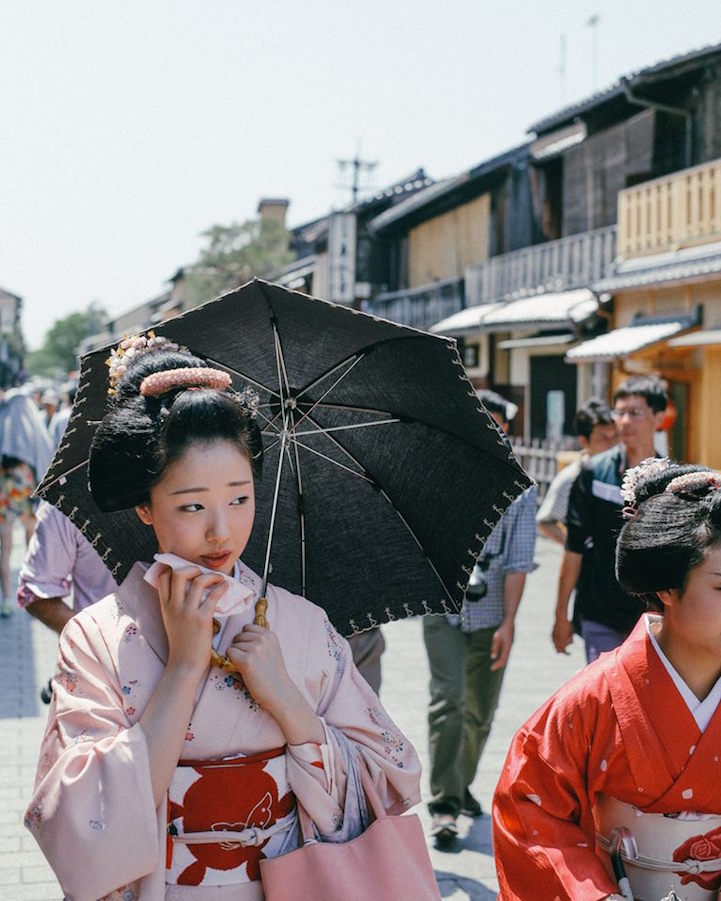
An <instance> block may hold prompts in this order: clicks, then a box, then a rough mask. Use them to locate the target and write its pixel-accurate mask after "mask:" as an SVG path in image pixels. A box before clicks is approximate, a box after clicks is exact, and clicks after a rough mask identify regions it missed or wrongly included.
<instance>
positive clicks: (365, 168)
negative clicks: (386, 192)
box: [336, 151, 378, 204]
mask: <svg viewBox="0 0 721 901" xmlns="http://www.w3.org/2000/svg"><path fill="white" fill-rule="evenodd" d="M336 162H337V163H338V168H339V169H340V174H341V176H343V175H344V174H345V171H346V169H347V168H348V167H350V168H351V173H352V181H351V184H350V185H341V186H340V187H342V188H345V189H350V192H351V195H352V197H353V203H354V204H355V203H357V201H358V191H359V190H360V178H361V173H371V172H372V171H373V170H374V169H375V167H376V166H377V165H378V162H377V161H375V162H371V161H370V160H363V159H361V158H360V151H356V154H355V156H354V157H353V159H352V160H337V161H336Z"/></svg>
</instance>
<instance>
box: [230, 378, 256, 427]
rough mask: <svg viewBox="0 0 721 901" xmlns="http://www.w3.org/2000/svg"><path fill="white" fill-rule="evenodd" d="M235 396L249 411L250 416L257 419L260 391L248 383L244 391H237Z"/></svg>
mask: <svg viewBox="0 0 721 901" xmlns="http://www.w3.org/2000/svg"><path fill="white" fill-rule="evenodd" d="M235 396H236V398H237V399H238V400H239V401H240V403H241V404H242V405H243V406H244V407H245V409H246V410H247V411H248V415H249V416H250V418H251V419H255V417H256V416H257V415H258V407H259V406H260V397H259V396H258V392H257V391H256V390H255V389H254V388H251V387H250V385H246V386H245V388H243V390H242V391H238V392H236V395H235Z"/></svg>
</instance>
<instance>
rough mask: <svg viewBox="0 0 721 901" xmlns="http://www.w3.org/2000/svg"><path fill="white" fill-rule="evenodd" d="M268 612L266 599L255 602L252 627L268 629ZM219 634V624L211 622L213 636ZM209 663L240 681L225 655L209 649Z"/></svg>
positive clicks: (214, 621) (216, 621)
mask: <svg viewBox="0 0 721 901" xmlns="http://www.w3.org/2000/svg"><path fill="white" fill-rule="evenodd" d="M267 610H268V598H266V597H260V598H258V600H257V601H256V602H255V619H254V620H253V625H254V626H262V627H263V628H264V629H267V628H268V620H267V618H266V615H265V614H266V612H267ZM218 632H220V623H219V622H218V620H217V619H214V620H213V635H217V634H218ZM210 663H211V665H212V666H217V667H218V668H219V669H222V670H223V671H224V672H226V673H229V674H230V675H231V676H233V678H234V679H237V680H238V681H240V680H241V675H240V673H239V672H238V671H237V670H236V668H235V667H234V666H233V663H232V661H231V660H230V658H229V657H228V655H227V654H219V653H218V652H217V651H216V650H215V648H213V647H211V649H210Z"/></svg>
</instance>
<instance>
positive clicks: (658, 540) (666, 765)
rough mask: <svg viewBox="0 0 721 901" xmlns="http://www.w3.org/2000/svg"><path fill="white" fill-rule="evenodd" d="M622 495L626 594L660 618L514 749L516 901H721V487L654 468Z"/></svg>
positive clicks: (501, 850)
mask: <svg viewBox="0 0 721 901" xmlns="http://www.w3.org/2000/svg"><path fill="white" fill-rule="evenodd" d="M622 492H623V493H624V496H625V500H626V504H627V509H626V511H624V512H625V513H627V514H628V516H629V520H628V522H627V523H626V524H625V526H624V528H623V530H622V531H621V534H620V536H619V540H618V546H617V551H616V572H617V576H618V580H619V582H620V583H621V585H622V586H623V588H624V589H625V590H626V591H627V592H629V593H632V594H636V595H639V596H641V597H642V598H643V599H644V600H645V601H646V602H647V605H648V606H649V608H650V609H651V610H652V611H654V612H649V613H647V614H644V615H643V616H642V617H641V619H640V620H639V622H638V624H637V626H636V628H635V629H634V631H633V632H632V633H631V635H630V636H629V638H628V639H627V640H626V641H625V642H624V643H623V645H621V647H620V648H617V649H616V650H615V651H612V652H610V653H608V654H603V655H601V657H600V659H599V660H597V661H596V662H595V663H592V664H590V665H589V666H587V667H585V668H584V669H583V670H582V671H581V672H580V673H578V674H577V675H576V676H575V677H574V678H573V679H571V680H570V681H569V682H568V683H567V684H566V685H564V686H563V687H562V688H561V689H560V690H559V691H558V692H557V693H556V694H555V695H554V696H553V697H552V698H551V699H550V700H549V701H548V702H547V703H546V704H544V705H543V707H541V708H540V710H538V711H537V712H536V713H535V714H534V715H533V716H532V717H531V718H530V719H529V720H528V722H527V723H526V724H525V725H524V726H522V728H521V729H520V730H519V732H518V733H517V735H516V736H515V738H514V739H513V742H512V744H511V748H510V750H509V753H508V757H507V759H506V764H505V766H504V768H503V772H502V774H501V778H500V781H499V783H498V787H497V789H496V794H495V798H494V804H493V844H494V851H495V859H496V867H497V870H498V881H499V884H500V889H501V891H500V895H499V897H500V898H502V899H504V901H511V899H514V901H515V899H517V901H527V899H530V898H557V899H559V901H564V899H570V901H577V899H584V901H597V899H598V901H600V899H606V898H614V899H615V898H622V897H623V898H628V897H630V893H629V886H627V885H625V884H624V883H623V879H624V878H628V880H629V881H630V889H631V891H632V893H633V897H634V898H636V899H637V901H658V899H660V898H667V897H668V898H671V897H673V898H678V899H682V901H703V899H708V901H711V899H716V898H717V897H719V896H718V894H717V893H718V891H719V888H720V887H721V473H719V472H713V471H710V470H706V469H703V468H702V467H698V466H680V465H675V464H669V462H668V461H658V460H656V461H646V462H645V463H644V464H642V465H641V466H640V467H637V468H636V469H635V470H631V471H630V472H629V474H628V476H627V479H626V481H625V482H624V485H623V487H622ZM614 851H615V852H618V853H616V854H615V855H613V854H610V853H609V852H614ZM620 852H623V853H622V854H620ZM613 856H615V857H616V866H615V869H614V867H613V865H612V864H613V860H612V857H613ZM624 857H625V869H626V877H624V876H623V874H622V873H621V871H620V869H619V867H618V862H619V858H621V859H622V858H624ZM624 888H625V891H624ZM673 892H675V894H673Z"/></svg>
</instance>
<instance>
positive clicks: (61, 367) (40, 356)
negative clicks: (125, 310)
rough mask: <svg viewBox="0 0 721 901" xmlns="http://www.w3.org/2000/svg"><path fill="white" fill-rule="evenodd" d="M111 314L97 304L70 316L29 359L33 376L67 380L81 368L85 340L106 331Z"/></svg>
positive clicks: (27, 366) (61, 320)
mask: <svg viewBox="0 0 721 901" xmlns="http://www.w3.org/2000/svg"><path fill="white" fill-rule="evenodd" d="M107 318H108V317H107V314H106V313H105V311H104V310H103V309H102V308H101V307H100V306H98V304H96V303H91V304H90V305H89V306H88V307H87V309H86V310H84V311H83V312H81V313H70V315H69V316H65V317H64V318H63V319H58V320H56V321H55V324H54V325H53V326H52V327H51V328H50V330H49V331H48V333H47V335H46V336H45V341H44V343H43V346H42V347H41V348H40V350H35V351H31V352H30V353H29V354H28V355H27V357H26V360H25V365H26V368H27V371H28V373H29V374H30V375H51V376H58V377H63V376H65V375H67V373H68V372H70V371H71V370H73V369H77V366H78V356H77V349H78V345H79V344H80V342H81V341H82V340H83V338H86V337H87V336H88V335H94V334H96V333H97V332H100V331H102V330H103V329H104V328H105V323H106V322H107Z"/></svg>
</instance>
